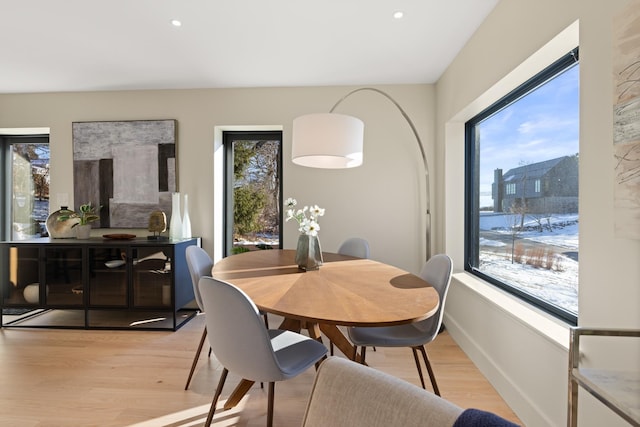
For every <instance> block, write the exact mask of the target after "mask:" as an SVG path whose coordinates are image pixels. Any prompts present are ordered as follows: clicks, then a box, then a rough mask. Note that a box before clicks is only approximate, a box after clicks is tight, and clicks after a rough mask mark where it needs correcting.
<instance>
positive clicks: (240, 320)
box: [199, 277, 327, 427]
mask: <svg viewBox="0 0 640 427" xmlns="http://www.w3.org/2000/svg"><path fill="white" fill-rule="evenodd" d="M199 287H200V295H201V296H202V302H203V304H204V308H205V311H206V313H207V316H206V318H205V319H206V323H207V332H208V338H209V344H210V345H211V348H212V349H213V353H214V354H215V356H216V358H217V359H218V361H219V362H220V363H221V364H222V366H223V370H222V375H221V376H220V381H219V382H218V386H217V388H216V391H215V394H214V396H213V402H212V403H211V408H210V410H209V415H208V416H207V421H206V423H205V425H206V426H210V425H211V422H212V420H213V415H214V413H215V410H216V405H217V403H218V399H219V397H220V394H221V393H222V388H223V387H224V383H225V380H226V378H227V374H228V373H229V371H231V372H233V373H235V374H237V375H238V376H240V377H242V378H244V379H247V380H251V381H264V382H268V383H269V392H268V393H269V394H268V406H267V426H269V427H270V426H271V425H272V424H273V402H274V391H275V382H276V381H283V380H287V379H290V378H293V377H295V376H297V375H299V374H301V373H302V372H304V371H306V370H307V369H308V368H310V367H311V366H313V365H314V364H315V363H316V362H318V361H319V360H320V359H322V358H323V357H324V356H325V355H326V353H327V349H326V347H325V346H324V345H322V344H321V343H320V342H318V341H316V340H314V339H311V338H309V337H307V336H304V335H301V334H298V333H296V332H291V331H283V330H278V329H266V328H265V327H264V324H263V323H262V321H261V320H260V313H259V311H258V308H257V307H256V305H255V304H254V303H253V301H252V300H251V299H250V298H249V296H247V295H246V294H245V293H244V292H243V291H242V290H241V289H239V288H237V287H236V286H234V285H232V284H230V283H227V282H224V281H221V280H216V279H214V278H212V277H202V278H201V279H200V283H199Z"/></svg>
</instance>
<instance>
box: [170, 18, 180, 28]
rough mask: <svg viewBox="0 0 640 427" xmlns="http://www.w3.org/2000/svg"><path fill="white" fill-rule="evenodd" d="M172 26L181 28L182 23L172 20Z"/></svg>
mask: <svg viewBox="0 0 640 427" xmlns="http://www.w3.org/2000/svg"><path fill="white" fill-rule="evenodd" d="M171 25H173V26H174V27H180V26H182V22H181V21H178V20H177V19H172V20H171Z"/></svg>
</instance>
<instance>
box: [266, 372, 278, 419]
mask: <svg viewBox="0 0 640 427" xmlns="http://www.w3.org/2000/svg"><path fill="white" fill-rule="evenodd" d="M275 389H276V383H274V382H270V383H269V403H268V406H267V427H272V426H273V398H274V394H275V391H276V390H275Z"/></svg>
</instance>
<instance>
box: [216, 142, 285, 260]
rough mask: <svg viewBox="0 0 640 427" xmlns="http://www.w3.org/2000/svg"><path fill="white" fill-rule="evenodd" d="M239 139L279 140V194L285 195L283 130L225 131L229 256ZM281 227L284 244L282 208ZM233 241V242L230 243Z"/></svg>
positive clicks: (225, 240) (225, 246) (225, 247)
mask: <svg viewBox="0 0 640 427" xmlns="http://www.w3.org/2000/svg"><path fill="white" fill-rule="evenodd" d="M239 140H273V141H275V140H279V141H280V145H279V150H278V176H279V181H280V182H279V188H278V191H279V194H280V199H281V200H282V197H283V196H282V195H283V182H284V177H283V175H282V174H283V170H284V169H283V167H282V166H283V165H282V159H283V157H282V151H283V132H282V131H281V130H259V131H251V130H246V131H245V130H241V131H223V133H222V144H223V147H224V215H223V221H222V222H223V230H224V238H223V242H222V256H223V257H227V256H229V255H231V254H232V252H231V249H232V247H233V225H234V224H233V204H234V200H233V188H231V186H232V184H233V181H234V176H233V142H234V141H239ZM279 221H280V227H279V236H278V239H279V241H280V245H281V246H282V244H283V236H284V235H283V228H284V227H283V226H282V225H283V223H284V215H283V212H282V209H280V217H279ZM229 242H231V244H230V243H229Z"/></svg>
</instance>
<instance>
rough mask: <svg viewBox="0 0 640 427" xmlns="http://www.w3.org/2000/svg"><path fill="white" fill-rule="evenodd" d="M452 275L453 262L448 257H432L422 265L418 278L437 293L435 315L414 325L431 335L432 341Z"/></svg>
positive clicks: (437, 327) (442, 312)
mask: <svg viewBox="0 0 640 427" xmlns="http://www.w3.org/2000/svg"><path fill="white" fill-rule="evenodd" d="M452 273H453V261H451V258H450V257H449V255H446V254H438V255H434V256H432V257H431V258H429V260H428V261H427V262H426V263H425V264H424V266H423V267H422V271H420V277H421V278H423V279H424V280H425V281H427V282H428V283H429V284H430V285H431V286H433V287H434V288H435V290H436V291H437V292H438V297H440V306H439V307H438V311H437V312H436V314H434V315H433V316H431V317H430V318H428V319H426V320H423V321H422V322H418V323H416V324H415V325H416V327H418V328H420V329H422V330H423V331H424V332H425V333H429V334H431V335H432V339H433V338H435V337H436V335H437V334H438V331H439V330H440V325H442V317H443V316H444V305H445V302H446V301H447V294H448V293H449V285H450V284H451V274H452Z"/></svg>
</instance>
